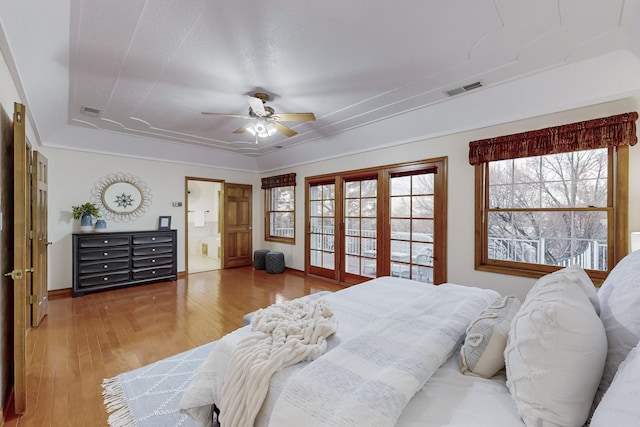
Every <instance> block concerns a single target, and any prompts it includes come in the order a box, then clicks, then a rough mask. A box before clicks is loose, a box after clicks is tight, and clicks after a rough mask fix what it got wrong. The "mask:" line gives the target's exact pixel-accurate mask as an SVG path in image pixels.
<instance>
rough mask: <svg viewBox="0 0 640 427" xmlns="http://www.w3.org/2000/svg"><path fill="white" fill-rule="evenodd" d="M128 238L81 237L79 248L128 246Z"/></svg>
mask: <svg viewBox="0 0 640 427" xmlns="http://www.w3.org/2000/svg"><path fill="white" fill-rule="evenodd" d="M128 245H129V236H113V237H112V236H104V237H97V236H96V237H83V238H82V239H80V240H79V243H78V246H79V247H80V248H102V247H105V246H128Z"/></svg>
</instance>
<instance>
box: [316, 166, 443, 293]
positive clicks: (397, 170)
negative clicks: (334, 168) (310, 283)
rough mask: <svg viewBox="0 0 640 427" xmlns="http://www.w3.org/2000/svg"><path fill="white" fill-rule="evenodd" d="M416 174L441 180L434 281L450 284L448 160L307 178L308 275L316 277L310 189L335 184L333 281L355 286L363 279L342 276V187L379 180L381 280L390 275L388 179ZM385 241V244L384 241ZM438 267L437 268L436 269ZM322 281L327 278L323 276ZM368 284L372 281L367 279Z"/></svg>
mask: <svg viewBox="0 0 640 427" xmlns="http://www.w3.org/2000/svg"><path fill="white" fill-rule="evenodd" d="M415 171H433V172H436V171H437V174H436V175H437V176H438V179H436V181H435V183H434V184H435V186H436V188H434V191H435V192H436V194H439V198H438V202H437V203H436V204H435V211H434V216H435V217H437V218H438V222H437V226H436V227H435V229H434V240H436V242H438V243H437V249H436V247H434V278H433V282H434V283H435V284H440V283H444V282H446V281H447V256H446V254H447V216H448V209H447V200H448V194H447V188H448V182H447V173H448V168H447V157H438V158H433V159H425V160H418V161H412V162H406V163H396V164H390V165H383V166H379V167H372V168H364V169H357V170H352V171H344V172H336V173H329V174H323V175H317V176H311V177H306V178H305V207H306V209H305V227H306V229H305V273H307V274H317V273H314V269H313V268H311V266H310V259H309V256H310V249H309V248H310V238H309V234H310V231H309V230H310V215H309V209H310V195H309V188H310V186H312V185H322V184H335V200H336V211H335V215H336V216H335V233H336V239H335V250H336V260H335V274H334V275H332V277H330V278H331V279H333V280H336V281H338V282H342V283H349V284H356V283H360V282H362V281H364V280H363V279H362V277H361V276H357V280H356V278H354V277H350V276H349V275H348V274H346V273H345V272H343V268H344V266H343V259H342V258H343V256H344V226H345V225H344V223H343V219H344V212H343V208H342V201H343V199H344V194H343V185H344V182H345V181H350V180H359V179H368V178H373V177H377V180H378V198H377V203H378V213H379V216H378V232H377V234H378V243H379V244H381V245H380V246H382V247H381V248H379V252H378V253H379V255H378V257H377V258H378V259H377V271H378V277H380V276H383V275H385V272H386V274H388V272H389V268H388V266H387V265H386V264H385V259H384V258H385V257H388V256H389V254H388V251H387V248H386V246H387V243H388V241H389V239H390V228H389V227H390V225H389V220H390V216H389V210H388V206H387V204H388V200H389V189H388V183H389V177H390V174H394V175H396V176H397V175H402V174H407V175H411V174H413V172H415ZM339 201H340V202H339ZM385 239H386V240H385ZM436 263H437V267H436ZM322 276H323V277H326V276H325V275H324V274H323V275H322ZM365 280H369V279H365Z"/></svg>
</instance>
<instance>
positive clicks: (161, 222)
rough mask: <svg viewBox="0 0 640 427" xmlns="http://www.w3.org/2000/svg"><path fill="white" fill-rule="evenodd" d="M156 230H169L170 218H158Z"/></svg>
mask: <svg viewBox="0 0 640 427" xmlns="http://www.w3.org/2000/svg"><path fill="white" fill-rule="evenodd" d="M158 230H171V217H170V216H160V217H158Z"/></svg>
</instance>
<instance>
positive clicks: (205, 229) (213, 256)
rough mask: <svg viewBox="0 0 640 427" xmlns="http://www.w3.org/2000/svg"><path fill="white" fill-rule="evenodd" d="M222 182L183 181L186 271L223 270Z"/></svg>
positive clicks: (203, 180) (192, 179) (195, 179)
mask: <svg viewBox="0 0 640 427" xmlns="http://www.w3.org/2000/svg"><path fill="white" fill-rule="evenodd" d="M223 183H224V181H218V180H213V179H207V178H193V177H187V178H186V192H187V194H186V197H185V200H186V201H187V203H186V206H185V209H186V211H187V216H186V217H187V224H186V229H187V236H186V245H187V251H186V253H187V272H188V273H199V272H203V271H211V270H219V269H221V268H222V233H221V232H222V224H221V223H220V218H221V214H220V211H221V203H220V202H221V200H222V188H223V187H222V185H223Z"/></svg>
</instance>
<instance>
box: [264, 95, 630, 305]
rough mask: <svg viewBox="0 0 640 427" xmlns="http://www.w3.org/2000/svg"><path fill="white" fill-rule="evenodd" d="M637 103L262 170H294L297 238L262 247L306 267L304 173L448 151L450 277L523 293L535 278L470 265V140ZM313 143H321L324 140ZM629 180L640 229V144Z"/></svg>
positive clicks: (618, 110)
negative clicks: (289, 243) (280, 168)
mask: <svg viewBox="0 0 640 427" xmlns="http://www.w3.org/2000/svg"><path fill="white" fill-rule="evenodd" d="M638 103H639V102H638V100H637V99H625V100H621V101H616V102H610V103H606V104H600V105H595V106H591V107H587V108H581V109H577V110H571V111H568V112H564V113H558V114H553V115H548V116H541V117H536V118H532V119H528V120H521V121H517V122H513V123H508V124H504V125H498V126H491V127H486V128H483V129H477V130H473V131H467V132H462V133H458V134H454V135H449V136H444V137H439V138H434V139H429V140H423V141H415V142H411V143H407V144H405V145H402V146H396V147H391V148H387V149H382V150H377V151H371V152H367V153H361V154H357V155H353V156H348V157H343V158H339V159H333V160H327V161H323V162H317V163H312V164H307V165H304V166H298V167H294V168H291V169H286V170H281V171H274V172H270V173H268V174H263V176H271V175H277V174H279V173H290V172H295V173H296V174H297V177H296V178H297V187H296V244H295V245H285V244H281V243H273V242H263V243H262V244H261V245H262V247H264V248H266V249H271V250H278V251H282V252H284V253H285V262H286V264H287V266H289V267H292V268H295V269H299V270H304V257H303V254H304V180H305V177H307V176H314V175H321V174H328V173H331V172H341V171H346V170H354V169H360V168H368V167H374V166H381V165H388V164H393V163H399V162H407V161H412V160H419V159H429V158H435V157H441V156H447V157H448V168H449V170H448V191H449V193H448V194H449V198H448V202H449V206H448V212H449V217H448V223H449V224H448V242H447V244H448V247H447V249H448V254H447V256H448V259H447V261H448V271H447V278H448V281H449V282H454V283H460V284H465V285H473V286H479V287H488V288H493V289H496V290H497V291H499V292H501V293H503V294H514V295H516V296H518V297H519V298H521V299H522V298H524V296H525V295H526V293H527V292H528V290H529V289H530V288H531V286H532V285H533V283H534V282H535V281H534V280H533V279H529V278H523V277H517V276H510V275H502V274H495V273H486V272H480V271H476V270H475V269H474V247H473V245H474V242H473V236H474V229H473V222H474V194H473V191H474V174H473V171H474V168H473V167H472V166H470V165H469V162H468V144H469V142H470V141H473V140H476V139H483V138H489V137H493V136H500V135H506V134H512V133H517V132H523V131H528V130H534V129H540V128H545V127H549V126H556V125H561V124H567V123H572V122H577V121H582V120H590V119H594V118H597V117H606V116H610V115H614V114H620V113H624V112H629V111H637V110H638ZM317 143H318V144H322V141H318V142H317ZM629 181H630V182H629V191H630V193H629V200H630V210H629V222H630V224H629V225H630V229H631V230H638V231H640V144H638V145H636V146H634V147H631V149H630V166H629Z"/></svg>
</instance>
